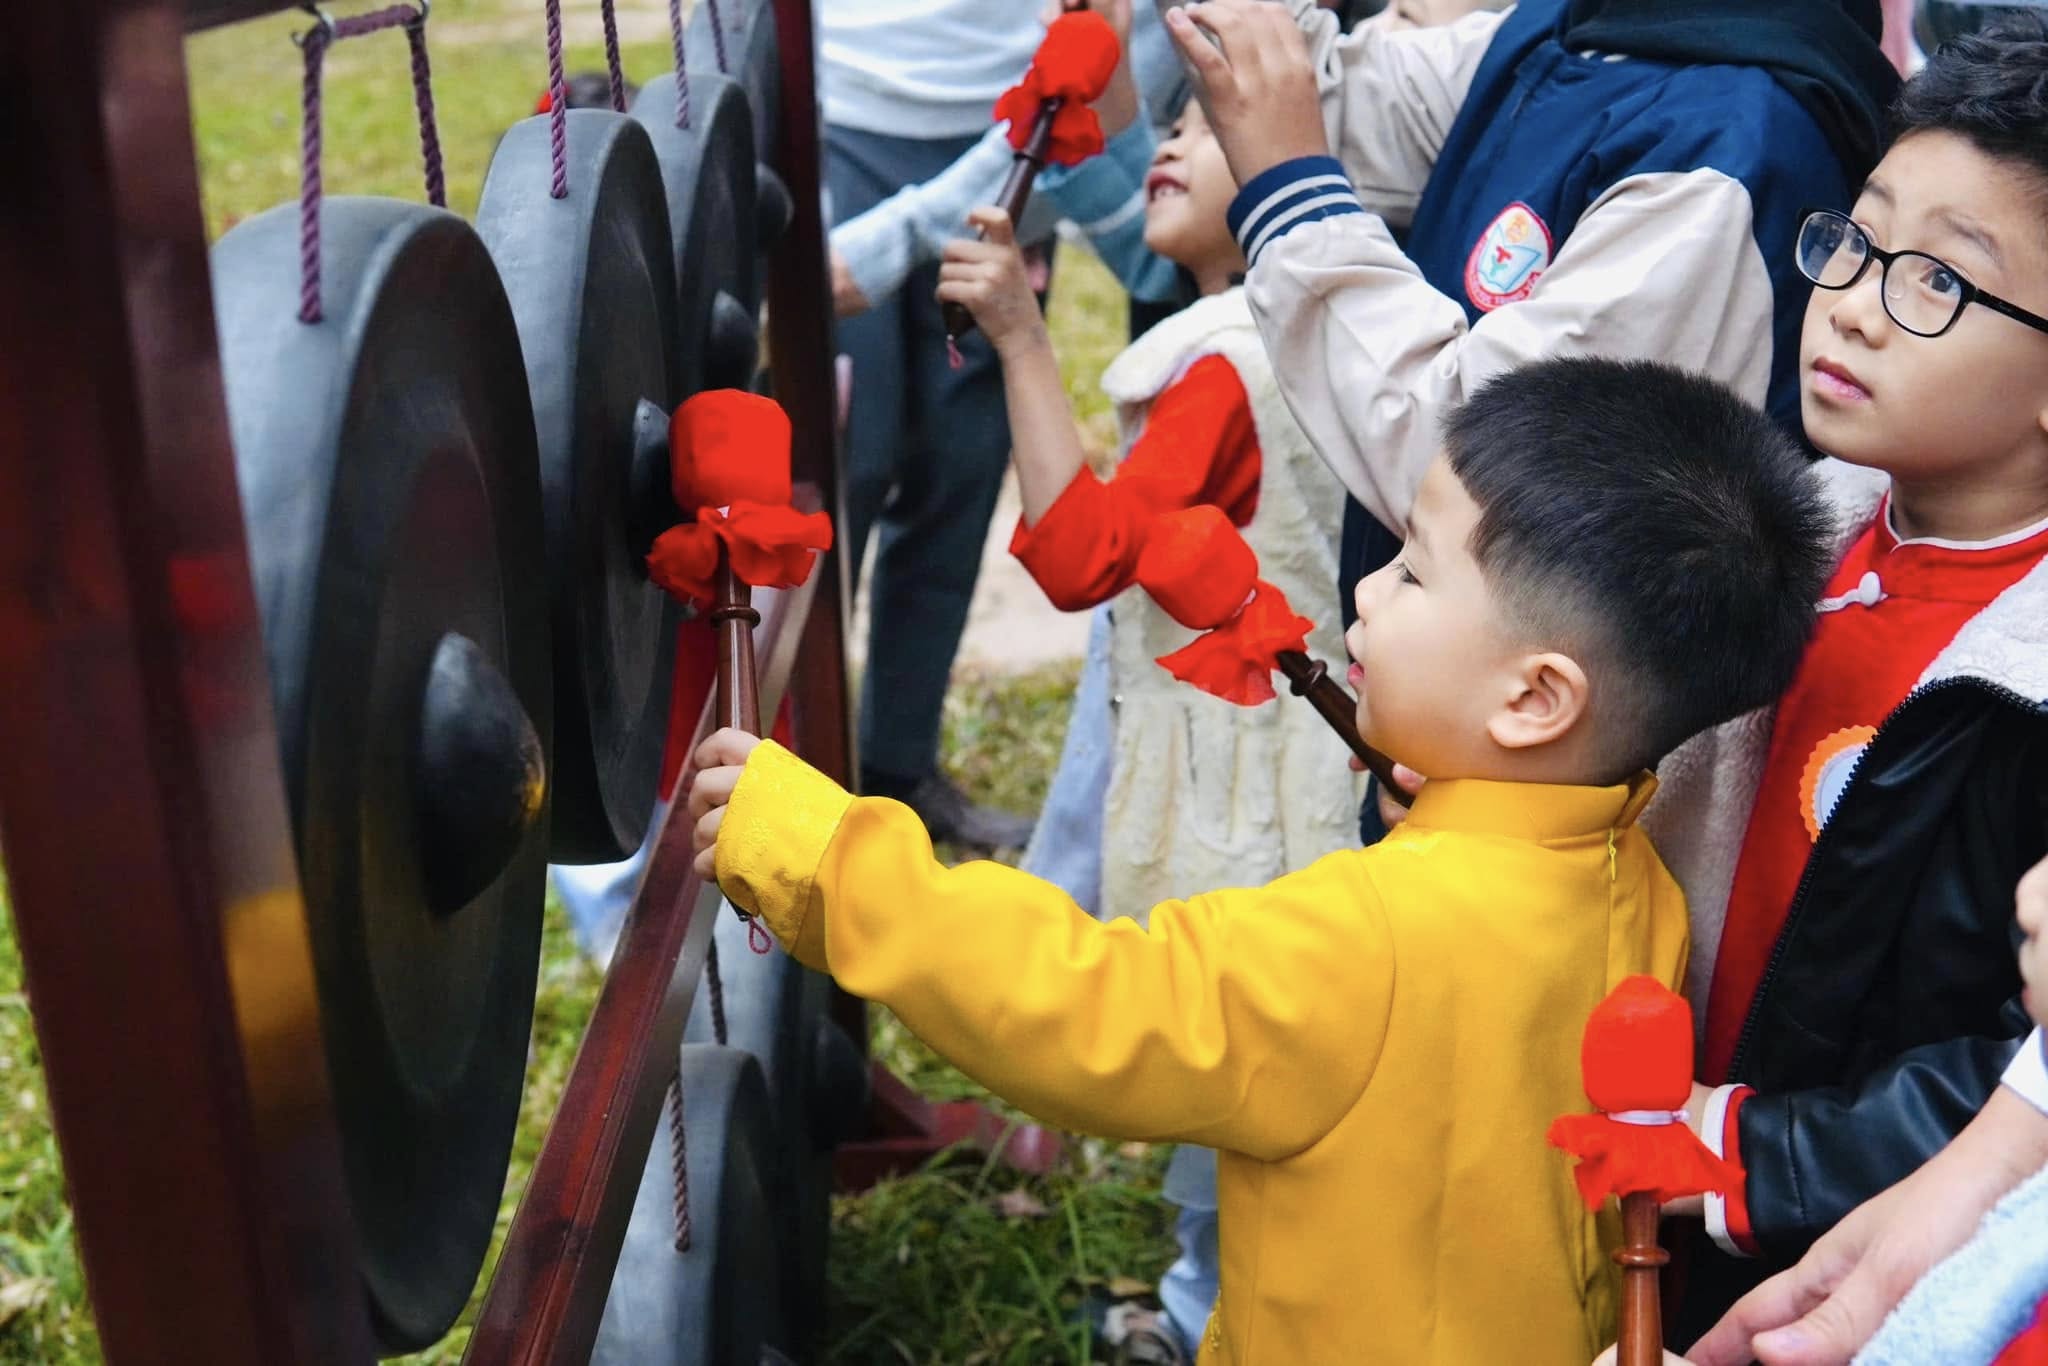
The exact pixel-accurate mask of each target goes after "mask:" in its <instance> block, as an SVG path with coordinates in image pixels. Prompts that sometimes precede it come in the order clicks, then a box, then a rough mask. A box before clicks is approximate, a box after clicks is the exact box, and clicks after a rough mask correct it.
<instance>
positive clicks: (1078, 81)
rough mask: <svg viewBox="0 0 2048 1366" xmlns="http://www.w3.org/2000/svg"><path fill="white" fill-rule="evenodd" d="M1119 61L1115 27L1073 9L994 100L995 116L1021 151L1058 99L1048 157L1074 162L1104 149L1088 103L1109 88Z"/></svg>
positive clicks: (1054, 24) (1056, 23)
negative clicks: (1043, 114)
mask: <svg viewBox="0 0 2048 1366" xmlns="http://www.w3.org/2000/svg"><path fill="white" fill-rule="evenodd" d="M1118 60H1119V54H1118V51H1117V44H1116V30H1115V29H1112V28H1111V27H1110V26H1109V21H1108V20H1107V19H1104V18H1103V17H1102V16H1101V15H1099V14H1097V13H1095V12H1094V11H1092V10H1073V11H1070V12H1068V13H1066V14H1062V15H1061V16H1060V17H1059V18H1057V19H1055V20H1053V21H1052V25H1051V27H1049V28H1048V29H1046V31H1045V41H1044V42H1042V43H1040V44H1039V45H1038V53H1037V55H1036V56H1034V57H1033V58H1032V59H1031V69H1030V70H1029V71H1026V72H1025V73H1024V79H1023V80H1022V81H1019V82H1018V83H1017V84H1016V85H1013V86H1011V87H1010V88H1009V89H1008V90H1005V91H1004V92H1003V93H1002V96H1001V97H1000V98H999V99H997V100H996V108H995V116H996V119H997V120H998V121H1001V120H1003V119H1008V120H1009V122H1010V133H1009V137H1010V145H1011V146H1012V147H1014V148H1016V149H1017V150H1018V151H1020V152H1021V151H1023V150H1024V144H1025V143H1027V142H1028V141H1030V139H1031V129H1032V126H1033V125H1034V124H1035V123H1037V121H1038V114H1039V111H1040V110H1041V109H1042V108H1044V106H1045V104H1046V102H1047V101H1048V100H1058V101H1059V102H1060V103H1059V108H1058V109H1057V110H1056V111H1055V112H1054V114H1053V117H1052V140H1051V142H1050V143H1049V144H1048V145H1047V148H1046V159H1047V160H1049V161H1053V162H1056V163H1058V164H1059V165H1061V166H1074V165H1078V164H1079V163H1081V162H1083V161H1086V160H1087V159H1088V158H1089V157H1092V156H1094V155H1095V154H1096V153H1097V152H1100V151H1101V150H1102V148H1103V137H1102V123H1101V121H1100V120H1099V119H1097V118H1096V117H1095V111H1094V110H1093V109H1090V108H1089V107H1088V106H1089V104H1090V103H1091V102H1092V101H1094V100H1097V99H1099V98H1101V96H1102V92H1103V91H1104V90H1106V89H1107V88H1108V87H1109V78H1110V77H1111V76H1112V75H1113V74H1115V72H1116V64H1117V62H1118Z"/></svg>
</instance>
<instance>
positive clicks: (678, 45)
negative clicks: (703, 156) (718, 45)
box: [668, 0, 690, 128]
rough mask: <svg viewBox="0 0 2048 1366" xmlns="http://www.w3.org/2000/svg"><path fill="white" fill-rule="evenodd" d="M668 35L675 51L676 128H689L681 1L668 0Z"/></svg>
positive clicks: (688, 83)
mask: <svg viewBox="0 0 2048 1366" xmlns="http://www.w3.org/2000/svg"><path fill="white" fill-rule="evenodd" d="M668 33H669V38H670V39H671V40H672V41H673V42H674V44H675V49H676V127H678V128H688V127H689V126H690V68H689V66H688V64H687V63H686V62H685V60H684V58H683V0H668Z"/></svg>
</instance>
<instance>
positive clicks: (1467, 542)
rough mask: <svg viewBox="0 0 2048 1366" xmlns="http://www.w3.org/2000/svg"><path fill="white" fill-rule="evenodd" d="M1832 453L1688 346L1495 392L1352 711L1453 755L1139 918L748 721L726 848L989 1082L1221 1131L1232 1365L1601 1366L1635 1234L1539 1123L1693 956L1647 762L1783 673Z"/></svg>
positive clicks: (1214, 1327) (737, 760) (792, 932)
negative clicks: (1624, 996) (1386, 812)
mask: <svg viewBox="0 0 2048 1366" xmlns="http://www.w3.org/2000/svg"><path fill="white" fill-rule="evenodd" d="M1804 466H1805V462H1804V461H1803V459H1802V458H1801V457H1800V455H1799V453H1798V452H1797V450H1796V449H1795V448H1794V447H1793V445H1792V443H1791V442H1790V441H1789V440H1787V439H1786V438H1785V437H1784V436H1783V435H1782V434H1781V433H1780V432H1779V431H1778V429H1777V428H1775V427H1773V426H1772V425H1771V424H1770V423H1769V421H1768V420H1767V419H1765V418H1764V417H1763V415H1762V414H1760V413H1758V412H1756V411H1755V410H1753V409H1751V408H1749V407H1748V406H1747V405H1745V404H1743V403H1742V402H1741V401H1739V400H1738V399H1736V398H1735V397H1734V396H1733V395H1731V394H1729V393H1728V392H1727V391H1726V390H1723V389H1721V388H1720V387H1718V386H1717V385H1715V384H1713V383H1711V382H1710V381H1707V380H1704V379H1699V378H1695V377H1691V376H1687V375H1684V374H1681V373H1679V372H1677V371H1675V370H1671V369H1668V368H1665V367H1661V366H1654V365H1647V364H1621V363H1616V362H1609V361H1596V360H1563V361H1550V362H1544V363H1540V364H1537V365H1532V366H1529V367H1527V368H1524V369H1522V370H1519V371H1515V372H1511V373H1509V374H1507V375H1505V376H1503V377H1501V378H1499V379H1497V380H1495V381H1493V382H1492V383H1490V384H1488V385H1487V386H1486V387H1485V388H1484V389H1482V390H1481V391H1480V392H1479V393H1477V394H1476V395H1475V396H1474V397H1473V398H1472V399H1471V400H1470V402H1468V403H1467V404H1466V405H1465V406H1464V407H1463V408H1461V409H1459V410H1458V411H1457V412H1456V413H1454V414H1453V415H1452V416H1451V417H1450V419H1449V420H1448V421H1447V423H1446V424H1445V430H1444V453H1443V454H1442V455H1441V456H1440V457H1439V458H1438V460H1437V461H1436V463H1435V465H1434V466H1432V467H1431V469H1430V470H1429V472H1428V474H1427V476H1426V477H1425V478H1424V479H1423V481H1422V485H1421V488H1420V490H1419V491H1418V493H1417V495H1416V499H1415V505H1414V512H1413V514H1412V516H1411V519H1410V522H1409V526H1408V536H1407V544H1406V546H1405V547H1404V549H1403V552H1402V555H1401V558H1400V559H1399V560H1397V561H1396V562H1395V563H1394V564H1392V565H1390V566H1389V567H1388V568H1386V569H1385V570H1383V571H1381V572H1380V573H1378V574H1375V575H1373V576H1372V577H1371V578H1369V579H1366V580H1365V581H1364V582H1362V583H1361V584H1360V585H1359V587H1358V594H1357V599H1358V608H1359V620H1358V622H1357V624H1356V625H1354V626H1353V627H1352V629H1351V631H1350V632H1349V633H1348V634H1347V635H1346V637H1345V643H1346V647H1347V649H1348V650H1349V652H1350V654H1351V656H1352V659H1353V661H1354V662H1353V664H1352V667H1351V677H1352V682H1353V685H1354V686H1358V685H1359V684H1360V683H1361V682H1362V683H1363V687H1362V688H1361V700H1360V702H1359V707H1358V725H1359V729H1360V731H1361V732H1362V733H1363V734H1364V735H1365V737H1366V738H1367V739H1368V740H1369V741H1370V742H1371V743H1372V744H1373V745H1375V746H1377V747H1379V748H1381V749H1383V750H1385V751H1387V752H1388V753H1390V754H1392V755H1394V756H1395V757H1396V758H1398V759H1400V760H1401V761H1402V762H1404V763H1406V764H1408V765H1410V766H1411V767H1413V768H1416V769H1418V770H1420V771H1421V772H1424V773H1428V774H1430V775H1431V776H1432V778H1433V779H1435V781H1432V782H1430V783H1429V784H1428V785H1427V786H1425V787H1424V788H1423V790H1422V794H1421V796H1420V797H1419V799H1418V800H1417V802H1416V806H1415V809H1414V812H1413V814H1412V815H1411V816H1410V818H1409V819H1408V820H1407V821H1406V822H1405V823H1404V824H1403V825H1402V826H1401V827H1400V828H1399V829H1398V830H1397V831H1396V832H1395V833H1394V834H1393V836H1392V837H1390V838H1389V839H1387V840H1386V841H1384V842H1383V843H1381V844H1378V845H1375V846H1373V847H1371V848H1368V849H1358V850H1347V851H1342V852H1339V853H1335V854H1331V855H1329V856H1328V857H1326V858H1323V859H1321V860H1319V861H1317V862H1316V863H1315V864H1313V865H1312V866H1310V867H1308V868H1307V869H1304V870H1302V871H1300V872H1296V873H1292V874H1290V875H1288V876H1286V877H1283V878H1280V879H1279V880H1277V881H1275V882H1273V883H1270V884H1268V885H1267V886H1265V887H1261V888H1257V889H1249V890H1234V891H1220V892H1213V893H1209V894H1206V895H1203V896H1198V897H1194V898H1192V899H1190V900H1188V901H1169V902H1165V903H1163V904H1161V905H1160V906H1158V907H1156V908H1155V909H1154V910H1153V911H1152V913H1151V921H1150V927H1149V929H1140V928H1139V927H1138V926H1137V924H1136V923H1135V922H1133V921H1130V920H1117V921H1113V922H1111V923H1108V924H1102V923H1099V922H1097V921H1095V920H1093V919H1091V918H1090V917H1089V916H1088V915H1087V914H1085V913H1084V912H1082V911H1081V910H1080V909H1079V908H1078V907H1076V906H1075V905H1074V904H1073V902H1072V901H1071V900H1069V899H1068V898H1067V896H1066V895H1065V894H1064V893H1063V892H1061V891H1060V890H1059V889H1058V888H1056V887H1052V886H1050V885H1048V884H1046V883H1042V882H1039V881H1037V880H1036V879H1033V878H1030V877H1028V876H1026V875H1024V874H1022V873H1020V872H1017V871H1016V870H1014V869H1010V868H1005V867H1000V866H997V865H995V864H991V863H974V864H968V865H966V866H964V867H959V868H952V869H948V868H944V867H942V866H940V865H939V864H938V863H937V862H935V861H934V859H933V857H932V851H931V845H930V843H929V841H928V840H927V838H926V836H925V833H924V830H923V828H922V826H920V825H919V823H918V820H917V818H916V817H915V816H914V815H912V814H911V813H910V811H909V810H908V809H907V808H905V807H902V806H899V805H897V804H896V803H894V802H889V801H883V800H877V799H855V798H852V797H849V796H848V795H847V794H846V793H844V792H842V791H840V790H839V788H838V787H837V786H835V785H834V784H833V783H832V782H830V781H829V780H828V779H826V778H825V777H823V776H822V775H821V774H819V773H817V772H815V771H814V770H812V769H810V768H808V767H806V766H805V765H804V764H802V763H801V762H800V761H798V760H797V759H795V758H794V757H792V756H791V755H790V754H789V753H788V752H787V751H785V750H783V749H781V748H779V747H778V746H776V745H774V744H773V743H766V742H760V741H756V740H755V739H753V738H752V737H750V736H745V735H741V734H739V733H738V732H733V731H721V732H719V733H718V734H716V735H714V736H712V737H711V738H710V739H709V740H707V741H706V742H705V744H704V745H703V747H702V748H701V749H700V751H699V753H698V755H697V763H698V765H699V773H698V775H697V779H696V783H695V785H694V787H693V788H692V790H691V793H690V799H689V800H690V810H691V813H692V815H693V817H695V818H696V819H697V822H698V824H697V843H698V847H699V849H700V850H701V851H702V852H701V853H700V855H699V859H698V866H699V868H700V869H701V870H702V871H703V872H704V873H706V875H711V874H713V873H715V874H716V876H717V878H718V880H719V883H720V885H721V886H722V887H723V888H724V889H725V892H726V894H727V895H728V896H729V897H730V898H731V900H732V902H733V904H734V905H735V906H737V907H739V908H740V909H741V911H742V912H743V913H749V914H752V915H755V916H758V917H759V918H760V920H761V922H762V923H763V924H764V925H766V927H767V928H768V930H769V931H770V932H771V933H773V934H774V935H775V937H776V938H777V939H778V940H779V941H781V943H782V944H783V945H784V947H785V948H787V949H788V950H789V951H790V952H791V953H793V954H794V955H795V956H796V957H797V958H798V959H799V960H801V961H802V962H804V963H806V964H809V965H811V966H813V967H816V968H820V969H822V970H824V971H828V972H830V973H831V974H832V975H833V976H834V977H835V978H836V979H838V981H839V983H840V985H841V986H843V987H845V988H846V989H847V990H849V991H852V992H854V993H855V994H857V995H860V996H864V997H866V998H868V999H870V1000H875V1001H880V1002H882V1003H884V1004H886V1005H887V1006H889V1008H890V1009H892V1010H893V1011H895V1012H896V1014H897V1015H898V1016H899V1017H900V1018H901V1019H902V1020H903V1021H904V1023H906V1024H907V1025H909V1027H910V1028H911V1029H912V1030H914V1031H915V1032H916V1033H917V1034H918V1035H919V1036H920V1037H921V1038H923V1039H924V1040H925V1041H926V1042H928V1043H930V1044H931V1045H932V1046H933V1047H934V1048H936V1049H937V1050H938V1051H939V1052H940V1053H942V1054H944V1055H945V1056H946V1057H947V1058H949V1059H950V1060H952V1061H953V1062H954V1063H955V1064H956V1065H958V1066H959V1067H960V1068H961V1070H963V1071H964V1072H966V1073H967V1074H968V1075H969V1076H972V1077H974V1078H975V1079H976V1080H977V1081H979V1082H981V1083H982V1084H983V1085H985V1086H987V1087H988V1088H989V1089H990V1090H991V1091H993V1092H995V1093H997V1094H998V1095H1001V1096H1004V1097H1006V1098H1008V1099H1009V1100H1011V1101H1012V1102H1014V1103H1016V1104H1017V1105H1019V1106H1021V1107H1023V1108H1024V1109H1026V1110H1028V1111H1030V1112H1032V1113H1033V1114H1035V1115H1038V1116H1040V1117H1042V1118H1044V1119H1046V1120H1048V1121H1051V1122H1053V1123H1056V1124H1060V1125H1064V1126H1067V1127H1070V1128H1073V1129H1078V1130H1082V1131H1086V1132H1090V1133H1097V1134H1103V1135H1108V1136H1114V1137H1128V1138H1141V1139H1148V1140H1185V1141H1188V1142H1194V1143H1202V1144H1205V1145H1207V1146H1210V1147H1213V1148H1217V1149H1219V1150H1221V1158H1220V1167H1219V1180H1218V1196H1219V1208H1220V1214H1221V1244H1222V1263H1223V1276H1222V1286H1223V1289H1222V1295H1221V1297H1220V1299H1219V1301H1218V1303H1217V1307H1216V1312H1215V1315H1214V1317H1213V1318H1212V1319H1211V1320H1210V1325H1209V1331H1208V1334H1207V1336H1206V1338H1205V1340H1204V1343H1203V1348H1202V1356H1201V1359H1202V1361H1203V1362H1205V1363H1211V1364H1212V1366H1213V1364H1217V1363H1226V1362H1227V1363H1273V1364H1276V1366H1278V1364H1283V1363H1284V1366H1338V1364H1339V1363H1354V1362H1391V1363H1399V1364H1400V1366H1424V1364H1425V1363H1445V1364H1446V1366H1453V1364H1462V1363H1482V1362H1483V1363H1493V1362H1500V1361H1514V1362H1520V1363H1530V1364H1531V1366H1546V1364H1547V1363H1558V1364H1559V1366H1565V1364H1566V1363H1569V1366H1580V1364H1581V1363H1584V1362H1585V1361H1587V1360H1588V1359H1589V1358H1591V1357H1592V1356H1593V1355H1594V1354H1595V1353H1596V1352H1598V1351H1599V1349H1600V1348H1601V1347H1602V1346H1603V1345H1604V1344H1605V1343H1606V1342H1607V1341H1608V1340H1610V1339H1611V1337H1612V1332H1613V1318H1614V1280H1613V1277H1614V1268H1613V1266H1612V1264H1611V1262H1610V1260H1609V1253H1610V1252H1611V1251H1612V1249H1613V1248H1614V1246H1615V1244H1616V1241H1617V1238H1618V1229H1617V1228H1616V1227H1615V1226H1614V1224H1613V1221H1612V1220H1611V1219H1609V1218H1605V1217H1603V1218H1599V1219H1596V1218H1594V1217H1593V1216H1591V1215H1588V1214H1587V1213H1586V1211H1585V1208H1584V1206H1583V1205H1582V1204H1581V1203H1580V1202H1579V1200H1578V1197H1577V1195H1576V1193H1575V1191H1574V1189H1573V1186H1572V1181H1571V1177H1570V1172H1569V1164H1568V1163H1567V1162H1566V1161H1564V1160H1563V1159H1562V1158H1561V1157H1560V1156H1559V1155H1558V1154H1556V1153H1555V1152H1553V1151H1551V1150H1549V1149H1548V1148H1547V1147H1546V1146H1545V1143H1544V1139H1543V1134H1544V1129H1545V1127H1546V1126H1547V1125H1548V1124H1549V1122H1550V1121H1551V1120H1552V1119H1554V1118H1555V1117H1557V1116H1558V1115H1560V1114H1563V1113H1566V1112H1569V1111H1574V1110H1583V1109H1584V1108H1585V1099H1584V1096H1583V1094H1582V1092H1581V1090H1580V1081H1579V1060H1578V1047H1579V1036H1580V1033H1581V1031H1582V1029H1583V1028H1584V1025H1585V1022H1586V1018H1587V1016H1588V1015H1589V1014H1590V1013H1591V1012H1592V1009H1593V1007H1594V1006H1595V1004H1597V1003H1598V1002H1599V1000H1600V999H1601V997H1602V996H1604V995H1605V994H1606V993H1607V991H1608V989H1609V988H1611V987H1612V986H1613V985H1614V984H1615V983H1616V982H1618V981H1619V980H1620V979H1621V978H1623V977H1625V976H1628V975H1629V974H1631V973H1649V974H1652V975H1654V976H1655V977H1656V978H1657V979H1658V980H1659V981H1662V982H1664V983H1666V984H1669V985H1673V986H1675V985H1676V984H1678V983H1679V982H1680V981H1681V980H1682V979H1683V973H1684V966H1685V955H1686V916H1685V906H1684V903H1683V900H1682V898H1681V895H1680V893H1679V890H1678V887H1677V885H1676V884H1675V883H1674V882H1673V881H1672V879H1671V877H1670V875H1669V874H1668V873H1666V872H1665V870H1664V867H1663V865H1662V863H1661V862H1659V860H1658V858H1657V855H1656V853H1655V851H1654V850H1652V849H1651V847H1650V844H1649V841H1648V840H1647V839H1646V838H1645V837H1644V836H1643V835H1642V833H1641V832H1640V831H1638V830H1637V829H1636V828H1635V826H1634V824H1633V822H1634V819H1635V816H1636V813H1637V812H1638V811H1640V810H1641V809H1642V806H1643V804H1644V802H1645V801H1646V800H1647V799H1648V798H1649V795H1650V792H1651V789H1652V787H1653V786H1654V780H1653V779H1652V778H1651V777H1650V775H1649V774H1648V773H1647V772H1645V771H1644V770H1645V769H1646V768H1647V767H1648V766H1649V765H1651V764H1653V763H1655V762H1656V761H1657V759H1658V758H1659V757H1660V756H1661V755H1663V754H1664V753H1665V752H1666V751H1667V750H1669V749H1670V748H1672V747H1673V746H1674V745H1676V744H1677V743H1678V742H1679V741H1681V740H1683V739H1685V738H1686V737H1687V736H1689V735H1691V734H1692V733H1693V732H1695V731H1697V730H1700V729H1701V728H1703V727H1705V726H1708V725H1711V724H1714V723H1716V722H1718V721H1721V720H1723V719H1726V718H1728V717H1732V716H1735V715H1737V714H1738V713H1741V712H1744V711H1747V710H1749V709H1750V708H1752V707H1755V706H1758V705H1760V704H1762V703H1764V702H1766V701H1768V700H1769V699H1771V698H1773V697H1775V696H1776V695H1777V693H1778V691H1779V690H1780V689H1782V688H1783V687H1784V685H1785V683H1786V681H1787V680H1788V679H1789V678H1790V677H1791V673H1792V670H1793V668H1794V666H1795V664H1796V663H1797V661H1798V659H1799V654H1800V650H1801V647H1802V646H1803V644H1804V642H1805V640H1806V636H1807V631H1808V628H1809V625H1810V623H1811V620H1812V611H1813V603H1814V601H1815V600H1816V599H1817V597H1818V595H1819V592H1820V588H1821V584H1822V582H1823V580H1824V578H1825V576H1826V570H1827V565H1826V562H1825V557H1824V553H1823V549H1822V538H1823V536H1824V535H1825V530H1826V523H1825V515H1824V513H1823V511H1822V506H1821V503H1820V500H1819V496H1818V493H1817V491H1816V489H1815V488H1814V487H1813V486H1812V484H1811V483H1810V481H1809V479H1808V477H1807V474H1806V471H1805V468H1804ZM1331 743H1333V744H1334V743H1336V741H1335V740H1334V739H1333V740H1332V741H1331ZM1446 778H1449V779H1450V780H1449V781H1446V780H1445V779H1446Z"/></svg>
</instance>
